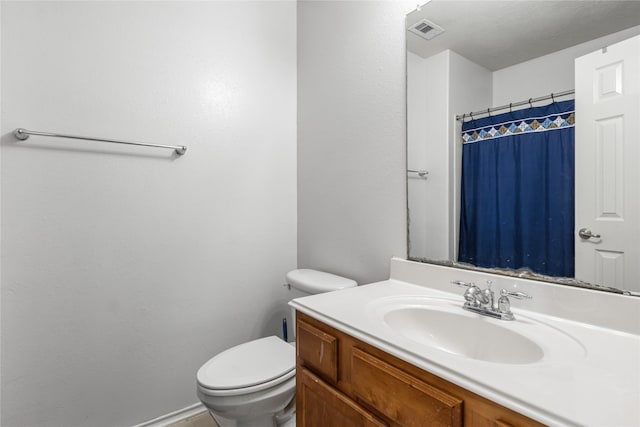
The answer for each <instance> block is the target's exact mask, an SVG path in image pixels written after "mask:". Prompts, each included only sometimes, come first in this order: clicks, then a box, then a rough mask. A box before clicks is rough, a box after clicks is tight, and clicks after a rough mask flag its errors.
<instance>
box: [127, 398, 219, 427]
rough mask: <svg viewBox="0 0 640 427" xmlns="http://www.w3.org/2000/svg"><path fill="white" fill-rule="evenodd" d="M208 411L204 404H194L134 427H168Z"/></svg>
mask: <svg viewBox="0 0 640 427" xmlns="http://www.w3.org/2000/svg"><path fill="white" fill-rule="evenodd" d="M206 410H207V408H205V407H204V405H203V404H202V403H194V404H193V405H190V406H187V407H186V408H182V409H178V410H177V411H174V412H171V413H169V414H165V415H162V416H160V417H158V418H154V419H152V420H149V421H145V422H143V423H141V424H136V425H135V426H133V427H167V426H170V425H171V424H174V423H177V422H179V421H182V420H184V419H187V418H189V417H192V416H194V415H197V414H199V413H201V412H205V411H206Z"/></svg>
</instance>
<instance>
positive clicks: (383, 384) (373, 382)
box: [351, 347, 462, 427]
mask: <svg viewBox="0 0 640 427" xmlns="http://www.w3.org/2000/svg"><path fill="white" fill-rule="evenodd" d="M351 385H352V387H353V393H354V395H355V397H356V398H357V400H360V401H362V402H365V403H367V404H368V405H370V406H371V407H373V408H376V410H377V411H379V412H380V413H381V414H383V415H384V416H386V417H388V418H389V419H391V420H393V421H394V422H396V423H398V424H399V425H401V426H416V427H418V426H426V425H428V426H455V427H458V426H461V425H462V400H461V399H459V398H457V397H455V396H452V395H450V394H448V393H445V392H444V391H442V390H440V389H438V388H435V387H433V386H431V385H429V384H427V383H425V382H423V381H421V380H419V379H417V378H415V377H413V376H411V375H409V374H407V373H406V372H404V371H401V370H400V369H398V368H396V367H395V366H392V365H390V364H388V363H386V362H384V361H382V360H380V359H378V358H376V357H374V356H372V355H370V354H368V353H366V352H364V351H362V350H360V349H358V348H355V347H354V348H353V349H352V353H351Z"/></svg>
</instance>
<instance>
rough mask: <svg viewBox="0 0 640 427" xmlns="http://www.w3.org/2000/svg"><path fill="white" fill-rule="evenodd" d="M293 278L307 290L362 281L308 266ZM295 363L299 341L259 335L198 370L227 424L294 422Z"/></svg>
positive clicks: (290, 278)
mask: <svg viewBox="0 0 640 427" xmlns="http://www.w3.org/2000/svg"><path fill="white" fill-rule="evenodd" d="M287 283H288V284H289V285H290V286H291V287H292V288H295V289H297V290H298V291H299V293H300V292H302V294H306V295H311V294H316V293H323V292H331V291H335V290H339V289H344V288H350V287H354V286H356V285H357V283H356V282H355V281H353V280H350V279H346V278H344V277H340V276H335V275H333V274H329V273H324V272H320V271H316V270H308V269H302V270H294V271H291V272H289V273H288V274H287ZM294 331H295V328H294ZM294 333H295V332H294ZM295 368H296V351H295V343H286V342H285V341H283V340H281V339H280V338H278V337H276V336H270V337H266V338H260V339H256V340H253V341H249V342H246V343H244V344H240V345H237V346H235V347H232V348H230V349H227V350H225V351H223V352H221V353H219V354H218V355H216V356H214V357H213V358H211V359H209V360H208V361H207V362H206V363H205V364H204V365H202V367H201V368H200V369H199V370H198V372H197V374H196V378H197V395H198V398H199V399H200V401H201V402H202V403H203V405H204V406H205V407H206V408H207V409H209V412H210V413H211V415H212V416H213V418H215V419H216V421H217V422H218V424H220V425H221V426H222V427H232V426H237V427H269V426H285V425H286V426H292V425H295V420H294V419H293V418H292V417H293V416H294V415H295V401H294V398H295V385H296V378H295Z"/></svg>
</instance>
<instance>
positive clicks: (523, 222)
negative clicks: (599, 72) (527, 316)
mask: <svg viewBox="0 0 640 427" xmlns="http://www.w3.org/2000/svg"><path fill="white" fill-rule="evenodd" d="M574 138H575V136H574V102H573V101H572V100H571V101H563V102H554V103H553V104H550V105H547V106H544V107H535V108H529V109H525V110H518V111H514V112H512V113H505V114H500V115H495V116H490V117H486V118H482V119H476V120H472V121H469V122H466V123H463V126H462V139H463V144H464V145H463V149H462V188H461V207H460V241H459V249H458V261H460V262H465V263H470V264H473V265H476V266H479V267H495V268H513V269H520V268H527V269H530V270H532V271H535V272H537V273H541V274H546V275H550V276H567V277H573V275H574V242H573V229H574Z"/></svg>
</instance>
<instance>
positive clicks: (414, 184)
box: [407, 51, 449, 259]
mask: <svg viewBox="0 0 640 427" xmlns="http://www.w3.org/2000/svg"><path fill="white" fill-rule="evenodd" d="M407 57H408V58H407V59H408V61H407V80H408V91H407V109H408V110H407V124H408V128H409V130H413V131H414V132H409V133H408V138H407V164H408V165H409V167H410V168H411V169H426V170H427V171H428V172H429V175H428V176H427V179H417V178H415V177H414V176H412V177H411V179H409V180H408V193H409V220H410V221H409V236H410V242H409V245H410V248H409V253H410V254H411V256H412V257H423V258H428V259H446V258H447V254H448V246H449V241H448V238H449V236H448V230H447V227H443V226H442V224H443V223H446V222H447V221H448V203H446V201H447V199H448V194H447V191H448V185H447V183H448V179H449V172H448V159H449V157H448V156H449V152H448V144H447V123H448V116H447V113H448V108H447V107H448V104H449V84H448V80H449V51H444V52H441V53H439V54H437V55H434V56H432V57H430V58H427V59H423V58H420V57H419V56H416V55H414V54H412V53H407ZM433 82H441V84H435V85H434V84H433ZM416 89H417V90H416Z"/></svg>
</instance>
